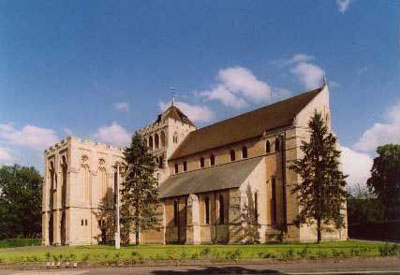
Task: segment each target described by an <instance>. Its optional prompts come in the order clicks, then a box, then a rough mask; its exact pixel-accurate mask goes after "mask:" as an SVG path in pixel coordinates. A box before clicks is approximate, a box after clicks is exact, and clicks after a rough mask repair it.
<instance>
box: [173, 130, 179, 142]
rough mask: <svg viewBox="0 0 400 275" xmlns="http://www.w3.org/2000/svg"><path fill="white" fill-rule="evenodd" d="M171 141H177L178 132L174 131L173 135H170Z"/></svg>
mask: <svg viewBox="0 0 400 275" xmlns="http://www.w3.org/2000/svg"><path fill="white" fill-rule="evenodd" d="M172 142H173V143H178V133H176V132H175V133H174V135H173V137H172Z"/></svg>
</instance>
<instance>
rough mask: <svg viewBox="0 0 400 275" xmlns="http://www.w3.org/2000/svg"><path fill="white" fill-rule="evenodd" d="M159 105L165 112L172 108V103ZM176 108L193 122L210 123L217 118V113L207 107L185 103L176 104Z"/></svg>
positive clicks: (160, 103) (161, 102) (178, 102)
mask: <svg viewBox="0 0 400 275" xmlns="http://www.w3.org/2000/svg"><path fill="white" fill-rule="evenodd" d="M158 105H159V107H160V110H161V111H165V110H166V109H167V108H168V107H169V106H171V102H163V101H160V102H159V103H158ZM175 106H176V107H178V108H179V109H180V110H181V111H182V112H183V113H184V114H185V115H187V116H188V117H189V119H190V120H191V121H193V122H210V121H211V120H213V119H214V118H215V113H214V112H213V111H212V110H211V109H210V108H209V107H207V106H201V105H191V104H189V103H186V102H183V101H177V102H175Z"/></svg>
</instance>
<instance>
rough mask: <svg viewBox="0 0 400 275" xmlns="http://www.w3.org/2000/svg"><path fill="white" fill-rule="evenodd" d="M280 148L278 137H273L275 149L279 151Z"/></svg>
mask: <svg viewBox="0 0 400 275" xmlns="http://www.w3.org/2000/svg"><path fill="white" fill-rule="evenodd" d="M280 150H281V143H280V142H279V138H276V139H275V151H276V152H279V151H280Z"/></svg>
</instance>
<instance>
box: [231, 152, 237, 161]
mask: <svg viewBox="0 0 400 275" xmlns="http://www.w3.org/2000/svg"><path fill="white" fill-rule="evenodd" d="M230 154H231V161H235V159H236V156H235V150H233V149H232V150H231V152H230Z"/></svg>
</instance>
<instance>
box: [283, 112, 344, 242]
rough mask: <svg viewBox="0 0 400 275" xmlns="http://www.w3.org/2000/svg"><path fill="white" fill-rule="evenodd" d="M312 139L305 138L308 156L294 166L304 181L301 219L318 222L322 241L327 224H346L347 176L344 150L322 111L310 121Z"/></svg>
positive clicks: (299, 195) (300, 191)
mask: <svg viewBox="0 0 400 275" xmlns="http://www.w3.org/2000/svg"><path fill="white" fill-rule="evenodd" d="M308 127H309V131H310V135H311V136H310V141H309V142H306V141H302V145H301V150H302V151H303V152H304V157H303V158H302V159H299V160H297V161H295V162H294V164H293V165H292V166H291V169H293V170H294V171H295V172H296V173H297V174H298V175H300V177H301V179H302V182H300V183H299V184H298V185H296V186H295V187H294V189H293V190H292V193H293V194H297V201H298V203H299V206H300V213H299V217H298V218H299V222H301V223H305V222H307V223H313V222H316V223H317V241H318V243H319V242H321V232H322V230H323V229H324V228H323V226H328V225H331V224H334V225H335V226H336V228H341V227H343V226H344V215H343V214H342V213H341V210H342V209H343V206H344V203H345V202H346V191H345V185H346V182H345V178H346V177H347V176H344V175H343V173H342V172H341V171H340V169H339V165H340V162H339V159H340V151H338V150H337V149H336V137H335V136H334V135H333V134H332V133H330V132H329V130H328V128H327V126H326V124H325V121H324V120H323V119H322V116H321V114H320V113H317V112H315V114H314V116H313V117H312V118H311V120H310V121H309V123H308Z"/></svg>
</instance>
